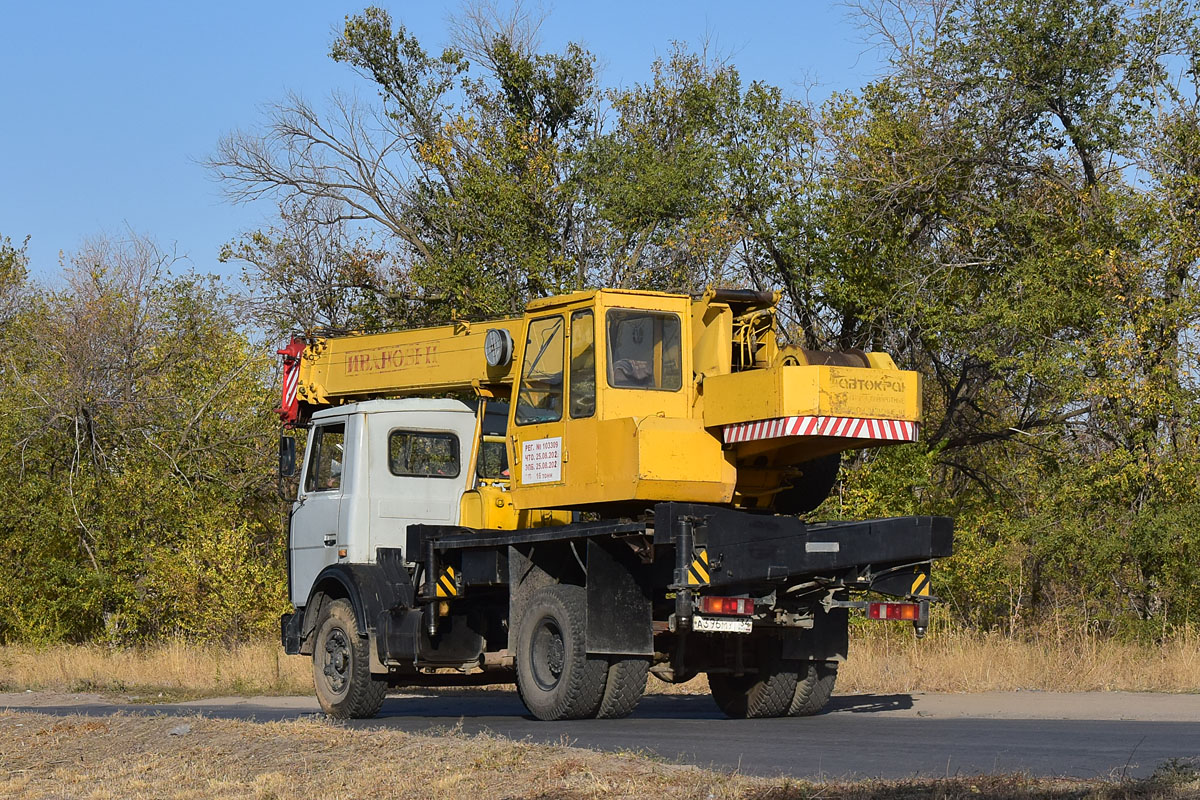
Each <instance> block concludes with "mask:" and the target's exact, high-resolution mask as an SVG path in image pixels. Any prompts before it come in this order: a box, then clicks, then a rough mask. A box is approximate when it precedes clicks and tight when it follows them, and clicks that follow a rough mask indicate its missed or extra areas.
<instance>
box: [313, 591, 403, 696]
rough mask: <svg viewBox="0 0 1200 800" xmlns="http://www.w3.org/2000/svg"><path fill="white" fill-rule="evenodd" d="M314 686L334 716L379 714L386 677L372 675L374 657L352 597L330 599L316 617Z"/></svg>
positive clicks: (385, 689) (385, 686) (385, 687)
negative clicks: (359, 628)
mask: <svg viewBox="0 0 1200 800" xmlns="http://www.w3.org/2000/svg"><path fill="white" fill-rule="evenodd" d="M316 637H317V638H316V640H315V642H314V644H313V685H314V687H315V688H316V693H317V700H318V702H320V704H321V708H322V709H323V710H324V711H325V713H326V714H328V715H329V716H331V717H333V718H334V719H367V718H369V717H373V716H375V715H376V714H378V713H379V708H380V706H382V705H383V697H384V695H386V694H387V679H386V678H383V677H376V676H374V675H372V674H371V656H370V653H369V652H368V651H367V647H368V643H367V639H366V637H365V636H361V635H359V630H358V621H357V620H356V619H355V617H354V608H353V606H351V605H350V601H349V600H333V601H330V602H327V603H326V604H325V607H324V608H322V609H321V615H320V616H319V617H318V618H317V634H316Z"/></svg>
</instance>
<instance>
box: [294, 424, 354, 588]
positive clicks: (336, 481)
mask: <svg viewBox="0 0 1200 800" xmlns="http://www.w3.org/2000/svg"><path fill="white" fill-rule="evenodd" d="M347 455H348V454H347V453H346V422H345V420H338V421H336V422H328V423H324V424H321V423H318V424H316V425H314V426H313V428H312V430H311V431H310V433H309V442H308V453H307V458H306V459H305V464H304V474H303V476H301V482H300V492H299V496H298V497H297V499H296V503H295V504H294V505H293V507H292V524H291V542H290V543H289V547H290V549H291V565H292V568H291V598H292V604H293V605H296V606H303V605H304V604H305V603H307V602H308V594H309V591H310V590H311V589H312V585H313V581H314V580H316V577H317V574H318V573H320V571H321V570H322V569H324V568H325V567H326V566H328V565H330V564H333V563H336V562H337V560H338V555H337V551H338V547H339V536H338V531H339V522H340V519H341V508H342V497H343V482H344V481H343V479H344V478H345V474H344V473H345V469H344V468H345V466H346V464H347Z"/></svg>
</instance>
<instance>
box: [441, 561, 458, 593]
mask: <svg viewBox="0 0 1200 800" xmlns="http://www.w3.org/2000/svg"><path fill="white" fill-rule="evenodd" d="M437 596H438V597H457V596H458V583H457V581H456V580H455V575H454V567H446V568H445V569H444V570H442V574H441V575H440V576H438V580H437Z"/></svg>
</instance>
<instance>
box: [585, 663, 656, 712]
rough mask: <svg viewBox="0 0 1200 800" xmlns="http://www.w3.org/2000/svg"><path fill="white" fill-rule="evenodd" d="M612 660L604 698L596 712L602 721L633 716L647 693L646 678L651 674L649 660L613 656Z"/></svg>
mask: <svg viewBox="0 0 1200 800" xmlns="http://www.w3.org/2000/svg"><path fill="white" fill-rule="evenodd" d="M610 659H611V660H610V661H609V664H608V680H607V682H606V683H605V686H604V697H603V699H602V700H601V701H600V710H599V711H597V712H596V716H597V717H599V718H600V719H620V718H621V717H628V716H629V715H630V714H632V713H633V709H634V707H635V706H636V705H637V704H638V701H639V700H641V699H642V695H643V694H645V692H646V676H647V675H649V674H650V659H648V658H638V657H636V656H629V657H626V656H611V657H610Z"/></svg>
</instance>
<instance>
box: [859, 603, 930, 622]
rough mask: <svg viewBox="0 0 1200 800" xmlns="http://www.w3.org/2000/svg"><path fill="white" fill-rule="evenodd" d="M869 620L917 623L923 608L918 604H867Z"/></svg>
mask: <svg viewBox="0 0 1200 800" xmlns="http://www.w3.org/2000/svg"><path fill="white" fill-rule="evenodd" d="M867 618H868V619H901V620H908V621H910V622H916V621H917V620H918V619H920V618H921V606H920V604H918V603H880V602H872V603H868V604H867Z"/></svg>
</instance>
